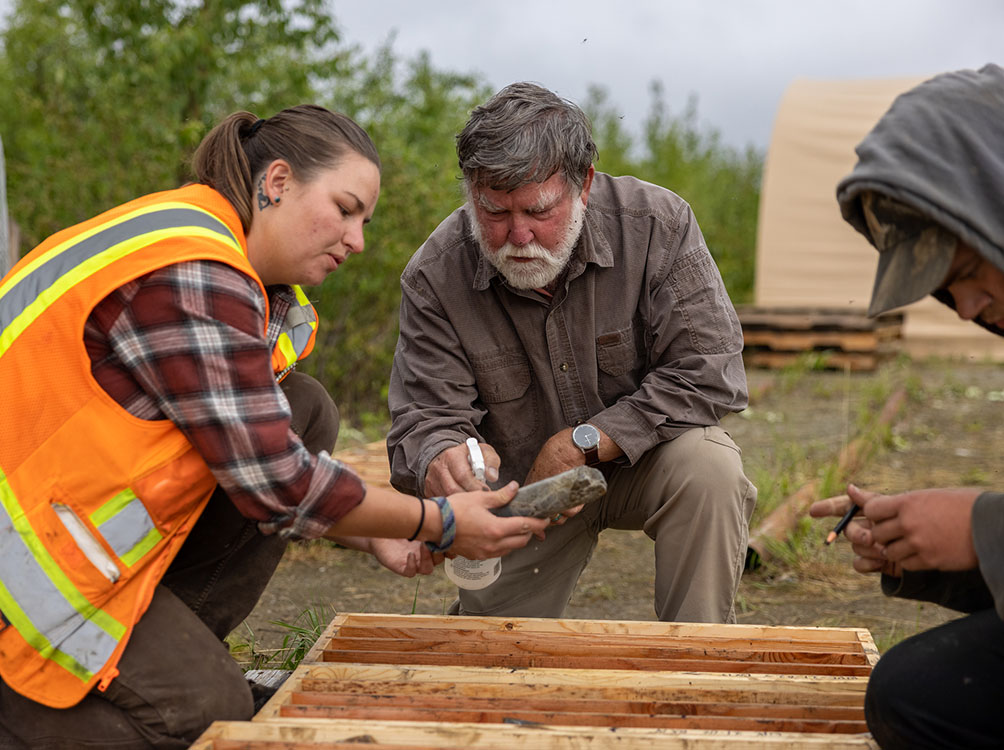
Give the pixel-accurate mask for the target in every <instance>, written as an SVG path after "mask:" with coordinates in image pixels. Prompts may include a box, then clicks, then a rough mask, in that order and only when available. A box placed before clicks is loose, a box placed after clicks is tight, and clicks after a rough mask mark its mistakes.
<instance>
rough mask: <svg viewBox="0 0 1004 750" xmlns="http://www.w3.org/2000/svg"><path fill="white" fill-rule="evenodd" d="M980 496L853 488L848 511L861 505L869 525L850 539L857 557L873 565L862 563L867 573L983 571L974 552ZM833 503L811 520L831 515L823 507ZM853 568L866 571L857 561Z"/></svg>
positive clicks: (856, 528)
mask: <svg viewBox="0 0 1004 750" xmlns="http://www.w3.org/2000/svg"><path fill="white" fill-rule="evenodd" d="M981 492H982V490H979V489H972V488H966V489H930V490H915V491H912V492H903V493H900V494H898V495H880V494H878V493H876V492H867V491H865V490H861V489H859V488H857V487H855V486H854V485H850V486H848V488H847V500H846V502H845V503H844V504H843V507H844V509H845V510H846V509H847V508H849V507H850V503H851V502H853V503H855V504H857V505H858V506H859V507H860V508H861V511H862V514H863V515H864V517H865V518H866V519H867V521H868V524H867V525H864V524H860V523H853V524H851V525H850V526H848V527H847V531H846V532H845V533H846V534H847V538H848V539H849V540H850V541H851V542H852V544H853V545H854V552H855V554H857V555H859V557H863V558H864V559H865V560H870V561H871V562H870V563H867V562H862V563H861V565H862V567H869V566H871V569H873V570H882V571H883V572H887V570H886V566H888V565H890V564H891V565H893V567H894V568H895V567H896V566H899V567H901V568H902V569H903V570H972V569H974V568H976V567H978V566H979V560H978V559H977V558H976V550H975V548H974V547H973V527H972V513H973V504H974V503H975V502H976V498H977V497H979V495H980V493H981ZM832 500H834V498H831V499H830V500H821V501H820V502H818V503H815V504H814V505H813V506H812V507H811V508H810V509H809V514H810V515H812V516H814V517H818V516H819V515H827V513H825V512H823V511H824V510H825V508H824V507H823V506H824V504H827V503H830V501H832ZM817 506H819V510H820V512H818V513H816V512H814V510H816V509H817ZM838 514H839V513H838ZM883 561H884V562H883ZM854 567H855V569H857V570H862V567H859V561H858V560H857V559H855V561H854ZM862 572H867V571H866V570H863V571H862ZM890 575H896V573H890Z"/></svg>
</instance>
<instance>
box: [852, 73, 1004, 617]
mask: <svg viewBox="0 0 1004 750" xmlns="http://www.w3.org/2000/svg"><path fill="white" fill-rule="evenodd" d="M856 152H857V155H858V163H857V165H856V166H855V167H854V170H853V172H851V174H850V175H848V176H847V177H845V178H844V179H843V180H842V181H841V182H840V183H839V185H838V186H837V200H838V201H839V203H840V211H841V213H842V214H843V217H844V218H845V219H846V220H847V221H848V222H850V224H851V225H853V226H854V228H855V229H857V230H858V231H859V232H861V233H862V234H863V235H865V237H867V238H868V240H869V241H870V242H871V241H872V236H871V232H870V231H869V229H868V226H867V224H866V222H865V216H864V212H863V210H862V197H863V196H864V194H865V193H868V192H877V193H881V194H883V195H886V196H888V197H890V198H893V199H895V200H897V201H899V202H901V203H904V204H906V205H907V206H909V207H911V208H913V209H914V210H916V211H918V212H920V213H921V214H923V215H924V216H926V217H928V218H930V219H931V221H932V222H935V223H937V224H939V225H941V226H942V227H944V228H945V229H946V230H948V231H949V232H951V233H952V234H954V235H955V236H956V237H958V238H959V239H961V240H962V241H964V242H965V243H967V244H969V245H970V246H972V247H973V249H975V250H976V251H977V252H978V253H979V254H980V255H982V256H983V257H984V258H986V259H987V260H988V261H990V262H991V263H993V264H994V265H995V266H996V267H997V268H999V269H1000V270H1001V271H1002V272H1004V69H1002V68H1001V67H1000V66H998V65H993V64H988V65H985V66H984V67H982V68H981V69H980V70H978V71H977V70H960V71H955V72H952V73H944V74H942V75H939V76H936V77H934V78H932V79H930V80H928V81H925V82H924V83H922V84H920V85H919V86H917V87H915V88H913V89H911V90H910V91H908V92H906V93H905V94H902V95H901V96H899V97H898V98H897V99H896V100H895V101H894V102H893V104H892V107H891V108H890V109H889V111H888V112H887V113H886V114H885V115H883V116H882V118H881V119H880V120H879V122H878V124H877V125H876V126H875V127H874V128H873V129H872V131H871V132H870V133H869V134H868V135H867V136H866V137H865V139H864V140H863V141H862V142H861V143H860V144H859V145H858V147H857V149H856ZM873 244H874V243H873ZM933 296H934V297H936V298H937V299H939V300H940V301H941V302H944V303H945V304H947V305H949V306H950V307H952V308H953V309H954V307H955V303H954V301H953V300H952V298H951V295H949V294H948V292H947V291H944V290H940V291H936V292H934V293H933ZM980 325H983V326H984V327H985V328H987V329H989V330H991V331H993V332H994V333H996V334H998V335H1004V330H1002V329H1000V328H998V327H996V326H991V325H985V324H983V323H980ZM972 522H973V541H974V544H975V547H976V554H977V557H978V558H979V570H978V571H971V572H963V573H940V572H938V571H926V572H920V573H907V574H906V575H905V576H904V577H903V578H902V579H889V578H887V579H884V580H883V588H884V590H885V591H886V592H887V593H890V594H895V595H897V596H905V597H909V598H914V599H924V600H928V601H934V602H937V603H939V604H943V605H944V606H949V607H952V608H954V609H959V610H962V611H974V610H976V609H981V608H986V607H989V606H991V605H994V606H996V609H997V613H998V614H999V615H1000V616H1001V618H1004V494H1001V493H995V492H985V493H983V494H982V495H980V497H979V498H978V499H977V501H976V505H975V506H974V508H973V518H972ZM991 596H992V599H991Z"/></svg>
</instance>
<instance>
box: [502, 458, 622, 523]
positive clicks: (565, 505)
mask: <svg viewBox="0 0 1004 750" xmlns="http://www.w3.org/2000/svg"><path fill="white" fill-rule="evenodd" d="M606 491H607V480H606V477H604V476H603V474H602V472H600V470H599V469H595V468H593V467H592V466H576V467H575V468H574V469H569V470H568V471H563V472H562V473H561V474H555V475H554V476H553V477H548V478H547V479H541V480H540V481H539V482H534V483H533V484H528V485H526V486H525V487H520V489H519V491H518V492H517V493H516V497H514V498H513V499H512V500H510V501H509V503H508V504H507V505H503V506H502V507H500V508H492V513H494V514H495V515H496V516H503V517H507V516H533V517H535V518H549V517H550V516H553V515H555V514H556V513H561V512H562V511H565V510H567V509H569V508H574V507H575V506H576V505H585V504H586V503H591V502H592V501H593V500H597V499H599V498H601V497H603V495H604V494H605V493H606Z"/></svg>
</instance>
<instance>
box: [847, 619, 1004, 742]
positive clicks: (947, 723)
mask: <svg viewBox="0 0 1004 750" xmlns="http://www.w3.org/2000/svg"><path fill="white" fill-rule="evenodd" d="M1002 711H1004V622H1002V621H1001V619H1000V617H998V615H997V613H996V612H995V611H994V610H992V609H988V610H984V611H982V612H977V613H975V614H972V615H968V616H966V617H963V618H961V619H959V620H954V621H952V622H949V623H946V624H944V625H941V626H939V627H937V628H933V629H931V630H928V631H925V632H923V633H919V634H918V635H915V636H913V637H912V638H908V639H906V640H905V641H903V642H902V643H899V644H897V645H896V646H894V647H893V648H891V649H890V650H889V651H888V652H887V653H885V654H884V655H883V656H882V658H881V659H879V661H878V664H876V665H875V669H874V671H873V672H872V675H871V678H870V679H869V681H868V692H867V694H866V697H865V716H866V718H867V720H868V728H869V729H870V730H871V732H872V735H873V736H874V737H875V739H876V740H877V741H878V743H879V745H880V746H881V747H882V749H883V750H899V749H900V748H903V750H906V748H909V749H910V750H923V748H939V750H943V749H947V748H959V749H960V750H963V749H964V750H977V749H978V748H1004V721H1002V720H1001V719H1002Z"/></svg>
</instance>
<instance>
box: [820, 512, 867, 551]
mask: <svg viewBox="0 0 1004 750" xmlns="http://www.w3.org/2000/svg"><path fill="white" fill-rule="evenodd" d="M859 510H861V508H859V507H858V506H857V505H851V507H850V509H849V510H848V511H847V512H846V513H844V517H843V518H841V519H840V520H839V521H837V525H836V526H834V527H833V531H831V532H830V533H829V534H827V535H826V544H831V543H832V542H833V540H834V539H836V538H837V537H838V536H840V532H842V531H843V530H844V529H846V528H847V524H849V523H850V522H851V519H852V518H854V516H855V514H856V513H857V512H858V511H859Z"/></svg>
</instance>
